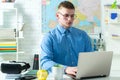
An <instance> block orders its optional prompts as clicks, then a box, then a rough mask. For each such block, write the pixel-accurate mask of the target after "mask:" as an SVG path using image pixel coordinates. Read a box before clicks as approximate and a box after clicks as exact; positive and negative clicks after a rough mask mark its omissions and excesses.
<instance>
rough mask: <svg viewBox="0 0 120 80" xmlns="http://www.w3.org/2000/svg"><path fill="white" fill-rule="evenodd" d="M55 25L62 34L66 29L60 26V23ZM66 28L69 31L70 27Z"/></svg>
mask: <svg viewBox="0 0 120 80" xmlns="http://www.w3.org/2000/svg"><path fill="white" fill-rule="evenodd" d="M57 27H58V30H59V31H60V32H61V33H62V34H64V33H65V31H66V30H67V29H65V28H64V27H63V26H61V25H58V26H57ZM68 30H69V32H71V27H70V28H68Z"/></svg>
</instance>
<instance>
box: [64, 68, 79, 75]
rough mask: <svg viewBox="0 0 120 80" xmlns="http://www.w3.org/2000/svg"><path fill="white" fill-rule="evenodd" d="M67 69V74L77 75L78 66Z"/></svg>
mask: <svg viewBox="0 0 120 80" xmlns="http://www.w3.org/2000/svg"><path fill="white" fill-rule="evenodd" d="M65 71H66V73H67V74H70V75H74V76H75V75H76V72H77V67H67V68H66V70H65Z"/></svg>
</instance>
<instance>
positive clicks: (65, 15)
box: [58, 12, 77, 19]
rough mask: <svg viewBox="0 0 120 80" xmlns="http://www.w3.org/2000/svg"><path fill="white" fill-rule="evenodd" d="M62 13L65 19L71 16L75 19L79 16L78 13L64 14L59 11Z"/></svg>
mask: <svg viewBox="0 0 120 80" xmlns="http://www.w3.org/2000/svg"><path fill="white" fill-rule="evenodd" d="M58 13H59V14H60V15H62V16H63V17H64V18H65V19H68V18H69V17H71V18H72V19H75V18H76V17H77V16H76V14H72V15H70V14H62V13H61V12H58Z"/></svg>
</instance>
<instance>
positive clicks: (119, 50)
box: [101, 0, 120, 70]
mask: <svg viewBox="0 0 120 80" xmlns="http://www.w3.org/2000/svg"><path fill="white" fill-rule="evenodd" d="M114 1H115V0H102V5H101V7H102V31H103V33H104V39H105V43H106V50H107V51H113V61H112V70H120V68H119V67H120V64H119V62H120V47H119V45H120V39H113V38H112V34H113V33H114V34H116V33H117V34H120V27H119V24H120V23H119V24H111V23H110V24H106V23H105V18H106V17H107V15H105V11H104V10H105V7H104V5H111V4H112V3H113V2H114ZM116 1H117V5H120V0H116ZM108 17H110V16H108Z"/></svg>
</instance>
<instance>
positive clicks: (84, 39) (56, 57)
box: [40, 1, 93, 75]
mask: <svg viewBox="0 0 120 80" xmlns="http://www.w3.org/2000/svg"><path fill="white" fill-rule="evenodd" d="M56 17H57V20H58V25H57V26H56V28H55V29H53V30H52V31H50V32H49V33H48V34H47V35H46V36H45V37H44V39H43V41H42V43H41V50H42V51H41V58H40V65H41V68H42V69H45V70H47V71H48V72H51V68H52V67H53V66H54V65H56V64H61V65H63V66H64V72H65V73H67V74H71V75H76V72H77V67H76V66H77V62H78V55H79V53H80V52H90V51H92V50H93V49H92V45H91V40H90V38H89V36H88V35H87V34H86V33H85V32H84V31H82V30H80V29H77V28H75V27H72V24H73V21H74V19H75V17H76V16H75V7H74V5H73V4H72V3H71V2H69V1H63V2H61V3H60V4H59V6H58V11H57V13H56Z"/></svg>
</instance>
